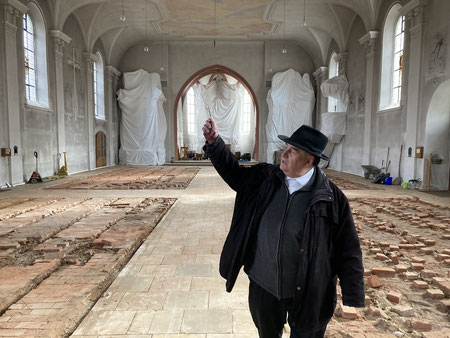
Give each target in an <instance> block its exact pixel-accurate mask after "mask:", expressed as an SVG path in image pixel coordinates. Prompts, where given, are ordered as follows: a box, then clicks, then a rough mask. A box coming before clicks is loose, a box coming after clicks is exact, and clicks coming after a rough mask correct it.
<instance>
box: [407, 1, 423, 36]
mask: <svg viewBox="0 0 450 338" xmlns="http://www.w3.org/2000/svg"><path fill="white" fill-rule="evenodd" d="M426 4H427V0H411V1H410V2H408V3H407V4H406V5H405V6H403V7H402V8H401V9H400V15H404V16H406V19H407V20H410V22H411V25H410V31H411V33H415V32H416V31H418V30H419V31H420V30H421V28H422V23H423V12H424V8H425V6H426Z"/></svg>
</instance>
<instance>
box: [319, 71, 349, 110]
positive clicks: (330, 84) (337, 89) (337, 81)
mask: <svg viewBox="0 0 450 338" xmlns="http://www.w3.org/2000/svg"><path fill="white" fill-rule="evenodd" d="M320 90H321V91H322V94H323V96H325V97H332V98H334V99H338V100H339V101H341V102H342V104H343V105H344V111H347V107H348V81H347V78H346V76H345V75H340V76H335V77H332V78H331V79H328V80H326V81H324V82H323V83H322V84H321V85H320Z"/></svg>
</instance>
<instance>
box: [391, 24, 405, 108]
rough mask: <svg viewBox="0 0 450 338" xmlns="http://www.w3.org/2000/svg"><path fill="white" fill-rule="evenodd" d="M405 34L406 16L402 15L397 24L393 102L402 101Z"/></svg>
mask: <svg viewBox="0 0 450 338" xmlns="http://www.w3.org/2000/svg"><path fill="white" fill-rule="evenodd" d="M404 36H405V17H404V16H401V17H400V18H399V19H398V21H397V24H396V26H395V36H394V61H393V64H392V66H393V67H392V68H393V72H392V99H391V104H398V103H400V98H401V92H402V71H403V44H404Z"/></svg>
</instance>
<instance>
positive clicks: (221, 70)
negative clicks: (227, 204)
mask: <svg viewBox="0 0 450 338" xmlns="http://www.w3.org/2000/svg"><path fill="white" fill-rule="evenodd" d="M215 74H226V75H230V76H232V77H234V78H235V79H237V80H238V81H239V82H240V83H241V84H242V85H243V86H244V87H245V88H246V89H247V91H248V92H249V94H250V97H251V98H252V101H253V104H254V105H255V111H256V126H255V150H254V156H255V159H256V160H258V159H259V105H258V101H257V99H256V95H255V92H254V91H253V89H252V87H251V86H250V85H249V83H248V82H247V81H246V80H245V78H244V77H243V76H242V75H240V74H239V73H238V72H236V71H234V70H232V69H231V68H228V67H225V66H222V65H212V66H209V67H206V68H203V69H200V70H199V71H197V72H196V73H194V74H193V75H192V76H191V77H189V78H188V79H187V81H186V82H185V83H184V84H183V86H182V87H181V89H180V91H179V92H178V94H177V97H176V99H175V103H174V110H173V116H174V124H173V125H174V145H175V146H174V150H175V151H174V154H175V157H176V158H177V159H179V158H178V149H179V148H178V137H177V135H178V123H177V122H178V121H177V120H178V115H177V114H178V105H179V102H180V101H181V99H183V98H184V97H185V96H186V94H187V92H188V90H189V89H190V88H191V87H192V86H193V85H194V84H195V83H196V82H197V81H199V80H200V79H202V78H203V77H205V76H207V75H211V78H212V77H214V75H215Z"/></svg>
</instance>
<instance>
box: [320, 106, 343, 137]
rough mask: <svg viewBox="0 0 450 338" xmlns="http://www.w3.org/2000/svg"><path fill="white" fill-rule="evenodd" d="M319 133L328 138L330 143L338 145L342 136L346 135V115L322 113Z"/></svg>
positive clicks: (341, 113)
mask: <svg viewBox="0 0 450 338" xmlns="http://www.w3.org/2000/svg"><path fill="white" fill-rule="evenodd" d="M320 131H321V132H322V133H324V134H325V135H326V136H327V137H328V139H329V141H330V143H339V142H340V141H341V138H342V136H343V135H345V134H346V133H347V113H345V112H330V113H323V114H322V127H321V129H320Z"/></svg>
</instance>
